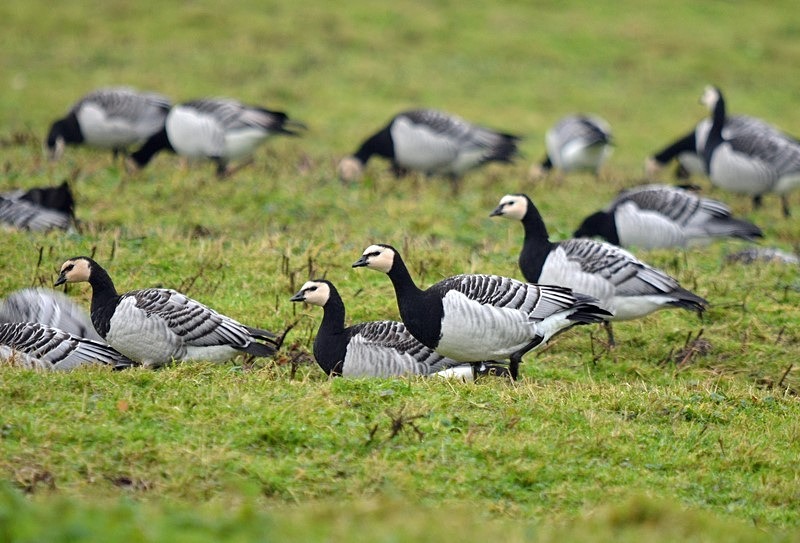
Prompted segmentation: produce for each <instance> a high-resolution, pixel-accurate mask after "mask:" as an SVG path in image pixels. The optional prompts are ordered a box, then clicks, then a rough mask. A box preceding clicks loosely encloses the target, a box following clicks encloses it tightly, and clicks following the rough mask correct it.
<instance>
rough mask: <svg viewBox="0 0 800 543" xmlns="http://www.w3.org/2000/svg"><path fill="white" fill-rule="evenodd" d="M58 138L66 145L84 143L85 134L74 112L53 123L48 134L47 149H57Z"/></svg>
mask: <svg viewBox="0 0 800 543" xmlns="http://www.w3.org/2000/svg"><path fill="white" fill-rule="evenodd" d="M58 138H62V139H63V140H64V142H65V143H73V144H78V143H83V132H81V126H80V124H79V123H78V117H77V116H76V115H75V113H74V112H71V113H70V114H69V115H67V116H66V117H64V118H63V119H59V120H58V121H56V122H54V123H53V126H51V127H50V132H49V133H48V134H47V147H48V148H50V149H52V148H53V147H55V145H56V140H57V139H58Z"/></svg>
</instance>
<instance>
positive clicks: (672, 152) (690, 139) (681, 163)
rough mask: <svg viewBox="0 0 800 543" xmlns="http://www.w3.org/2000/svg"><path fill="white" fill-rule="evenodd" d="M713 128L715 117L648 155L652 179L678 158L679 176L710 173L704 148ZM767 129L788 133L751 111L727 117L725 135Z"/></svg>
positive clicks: (755, 133)
mask: <svg viewBox="0 0 800 543" xmlns="http://www.w3.org/2000/svg"><path fill="white" fill-rule="evenodd" d="M710 130H711V119H709V118H705V119H702V120H701V121H700V122H698V123H697V125H696V126H695V129H694V130H693V131H692V132H689V133H688V134H686V135H684V136H681V137H680V138H678V139H677V140H675V141H674V142H672V143H670V144H669V145H667V146H666V147H664V148H663V149H661V150H660V151H658V152H657V153H655V154H654V155H653V156H651V157H648V158H647V160H646V161H645V175H647V177H648V178H649V179H652V178H654V177H655V176H656V175H657V174H658V172H659V170H661V168H663V167H664V166H666V165H667V164H668V163H669V162H670V161H671V160H673V159H676V160H677V161H678V170H677V177H678V178H679V179H686V178H688V177H690V176H693V175H703V176H708V171H707V170H706V165H705V161H704V159H703V149H705V146H706V140H707V139H708V133H709V131H710ZM764 133H771V134H773V135H774V136H775V137H783V136H784V135H783V134H782V133H781V132H780V131H779V130H778V129H777V128H775V127H774V126H772V125H771V124H769V123H766V122H764V121H763V120H761V119H758V118H756V117H749V116H747V115H731V116H729V117H726V119H725V125H724V126H723V128H722V136H723V138H725V139H739V138H744V139H750V138H751V137H754V138H759V137H761V134H764ZM788 137H791V136H788ZM792 139H794V138H792Z"/></svg>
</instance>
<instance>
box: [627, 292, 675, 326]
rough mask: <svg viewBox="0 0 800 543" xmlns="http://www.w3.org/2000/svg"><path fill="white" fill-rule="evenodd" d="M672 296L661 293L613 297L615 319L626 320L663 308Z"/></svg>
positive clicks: (672, 298)
mask: <svg viewBox="0 0 800 543" xmlns="http://www.w3.org/2000/svg"><path fill="white" fill-rule="evenodd" d="M674 299H675V298H674V297H671V296H667V295H663V294H648V295H644V296H617V297H616V299H615V305H616V311H615V312H614V318H613V319H612V320H615V321H627V320H632V319H638V318H641V317H644V316H645V315H649V314H650V313H653V312H655V311H658V310H659V309H663V308H664V307H665V306H666V305H667V303H669V302H670V301H672V300H674Z"/></svg>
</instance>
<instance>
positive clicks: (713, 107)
mask: <svg viewBox="0 0 800 543" xmlns="http://www.w3.org/2000/svg"><path fill="white" fill-rule="evenodd" d="M700 101H701V103H702V104H703V105H705V106H706V107H707V108H708V109H709V110H710V111H711V119H712V124H711V128H710V130H709V132H708V138H707V140H706V145H705V147H704V149H703V159H704V162H705V165H706V169H707V171H708V176H709V179H711V183H712V184H714V185H716V186H718V187H720V188H722V189H725V190H729V191H731V192H738V193H742V194H749V195H751V196H752V197H753V205H754V207H759V206H760V205H761V199H762V197H763V195H764V194H769V193H775V194H778V195H779V196H780V197H781V204H782V208H783V215H784V216H785V217H788V216H789V215H790V214H791V212H790V209H789V200H788V196H787V195H788V193H789V192H791V191H792V190H794V189H796V188H798V187H800V142H798V141H796V140H794V139H793V138H791V137H789V136H787V135H785V134H782V133H780V132H778V131H770V130H763V131H756V132H747V133H746V134H742V135H738V136H735V137H725V134H724V131H723V129H724V127H725V123H726V119H727V117H726V111H725V99H724V97H723V96H722V92H721V91H720V90H719V89H718V88H716V87H712V86H708V87H706V89H705V91H704V92H703V95H702V97H701V99H700Z"/></svg>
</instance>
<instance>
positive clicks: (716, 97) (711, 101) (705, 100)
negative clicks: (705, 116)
mask: <svg viewBox="0 0 800 543" xmlns="http://www.w3.org/2000/svg"><path fill="white" fill-rule="evenodd" d="M721 99H722V92H721V91H720V90H719V89H718V88H717V87H715V86H713V85H708V86H706V88H705V89H704V90H703V94H702V95H701V96H700V103H701V104H702V105H704V106H706V107H707V108H708V110H709V111H714V108H715V107H716V106H717V102H719V101H720V100H721Z"/></svg>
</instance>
